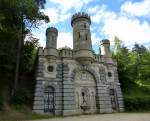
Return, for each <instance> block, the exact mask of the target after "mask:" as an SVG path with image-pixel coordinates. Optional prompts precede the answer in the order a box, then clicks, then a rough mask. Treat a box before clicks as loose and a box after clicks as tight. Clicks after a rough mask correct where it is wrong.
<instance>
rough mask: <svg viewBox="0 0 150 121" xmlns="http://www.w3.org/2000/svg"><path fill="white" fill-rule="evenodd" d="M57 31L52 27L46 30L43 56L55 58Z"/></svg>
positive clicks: (56, 52) (56, 54) (56, 53)
mask: <svg viewBox="0 0 150 121" xmlns="http://www.w3.org/2000/svg"><path fill="white" fill-rule="evenodd" d="M57 36H58V30H57V29H56V28H54V27H49V28H47V29H46V48H45V49H44V54H45V55H46V56H47V57H49V58H54V59H55V58H56V57H57V56H58V51H57V49H56V47H57Z"/></svg>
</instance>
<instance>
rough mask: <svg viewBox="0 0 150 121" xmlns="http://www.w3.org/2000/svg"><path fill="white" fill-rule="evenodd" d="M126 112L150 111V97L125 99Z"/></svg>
mask: <svg viewBox="0 0 150 121" xmlns="http://www.w3.org/2000/svg"><path fill="white" fill-rule="evenodd" d="M124 104H125V109H126V111H150V96H145V97H144V96H143V97H125V98H124Z"/></svg>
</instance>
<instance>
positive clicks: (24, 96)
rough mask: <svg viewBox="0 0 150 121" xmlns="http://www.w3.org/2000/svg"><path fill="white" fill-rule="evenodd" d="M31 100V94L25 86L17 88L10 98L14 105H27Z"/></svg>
mask: <svg viewBox="0 0 150 121" xmlns="http://www.w3.org/2000/svg"><path fill="white" fill-rule="evenodd" d="M31 100H32V94H31V93H30V91H29V90H28V89H25V88H22V89H18V90H17V91H16V92H15V94H14V96H13V98H12V102H13V104H15V105H16V106H18V105H19V106H21V105H28V104H30V102H31Z"/></svg>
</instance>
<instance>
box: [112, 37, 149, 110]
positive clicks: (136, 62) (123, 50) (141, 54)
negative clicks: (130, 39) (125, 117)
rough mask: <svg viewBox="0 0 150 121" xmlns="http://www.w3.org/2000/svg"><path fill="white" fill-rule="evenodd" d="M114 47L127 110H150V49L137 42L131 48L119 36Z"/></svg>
mask: <svg viewBox="0 0 150 121" xmlns="http://www.w3.org/2000/svg"><path fill="white" fill-rule="evenodd" d="M114 48H115V49H114V52H113V58H114V59H116V60H117V64H118V65H117V66H118V76H119V81H120V83H121V87H122V91H123V95H124V103H125V108H126V110H127V111H136V110H150V61H149V60H150V49H148V48H146V47H144V46H143V45H139V44H137V43H136V44H135V45H134V47H133V48H132V49H131V50H129V49H127V47H125V46H124V45H123V43H122V41H121V40H119V38H117V37H116V38H115V47H114Z"/></svg>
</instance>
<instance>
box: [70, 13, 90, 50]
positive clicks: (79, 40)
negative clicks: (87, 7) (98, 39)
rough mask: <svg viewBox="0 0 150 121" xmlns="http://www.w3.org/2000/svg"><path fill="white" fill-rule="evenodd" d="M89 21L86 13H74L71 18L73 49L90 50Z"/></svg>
mask: <svg viewBox="0 0 150 121" xmlns="http://www.w3.org/2000/svg"><path fill="white" fill-rule="evenodd" d="M90 24H91V19H90V16H89V15H88V14H86V13H83V12H82V13H80V12H79V13H76V14H74V15H73V16H72V19H71V25H72V27H73V49H74V50H82V49H84V50H91V49H92V44H91V32H90Z"/></svg>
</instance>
